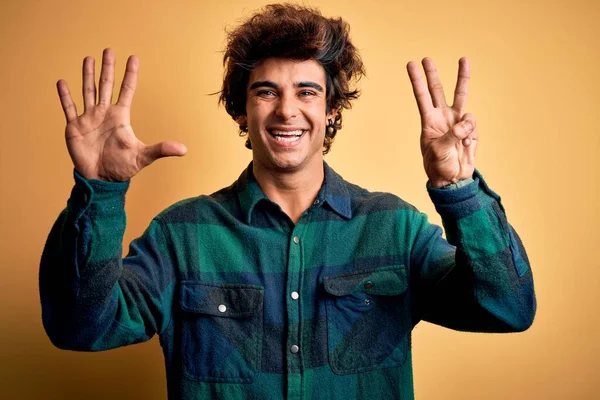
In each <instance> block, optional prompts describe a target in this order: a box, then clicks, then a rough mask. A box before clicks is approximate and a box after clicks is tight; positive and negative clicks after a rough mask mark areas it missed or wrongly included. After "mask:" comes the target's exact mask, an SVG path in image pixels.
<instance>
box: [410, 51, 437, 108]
mask: <svg viewBox="0 0 600 400" xmlns="http://www.w3.org/2000/svg"><path fill="white" fill-rule="evenodd" d="M406 70H407V71H408V76H409V78H410V83H411V85H412V88H413V93H414V94H415V99H416V100H417V106H418V107H419V113H420V114H421V115H425V114H426V113H427V112H429V111H430V110H431V109H433V102H432V101H431V94H430V93H429V90H427V86H426V85H425V82H423V78H422V76H421V71H420V68H419V65H418V64H417V63H416V62H414V61H409V63H408V64H406Z"/></svg>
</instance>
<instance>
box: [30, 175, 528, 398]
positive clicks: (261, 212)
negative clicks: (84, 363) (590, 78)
mask: <svg viewBox="0 0 600 400" xmlns="http://www.w3.org/2000/svg"><path fill="white" fill-rule="evenodd" d="M324 168H325V179H324V183H323V186H322V188H321V190H320V191H319V193H318V195H317V198H316V200H315V201H314V204H313V205H312V206H311V207H309V208H308V209H307V210H306V211H305V212H304V214H303V215H302V217H301V218H300V220H299V221H298V223H297V224H294V223H293V222H292V221H291V220H290V218H289V217H288V216H287V215H286V214H285V213H284V212H283V211H282V210H281V208H280V207H279V206H278V205H277V204H276V203H274V202H272V201H270V200H269V199H268V198H267V197H266V196H265V195H264V193H263V192H262V191H261V189H260V188H259V186H258V184H257V183H256V180H255V178H254V176H253V174H252V165H250V167H249V168H248V169H246V170H245V171H244V172H243V173H242V174H241V176H240V178H239V179H238V180H237V181H236V182H235V183H233V184H232V185H231V186H230V187H227V188H225V189H222V190H220V191H219V192H216V193H214V194H212V195H210V196H199V197H196V198H192V199H188V200H184V201H181V202H179V203H177V204H175V205H173V206H171V207H170V208H168V209H166V210H165V211H164V212H162V213H161V214H160V215H158V216H157V217H156V218H154V219H153V220H152V222H151V224H150V226H149V227H148V229H147V230H146V231H145V232H144V234H143V235H142V236H141V237H140V238H138V239H136V240H135V241H133V242H132V243H131V245H130V250H129V254H128V256H127V257H126V258H124V259H123V258H122V257H121V254H122V247H121V246H122V240H123V233H124V230H125V212H124V199H125V193H126V191H127V188H128V185H129V183H128V182H124V183H109V182H102V181H98V180H89V181H86V180H85V179H83V178H82V177H81V176H79V175H78V174H77V173H75V181H76V184H75V187H74V189H73V191H72V193H71V197H70V199H69V201H68V205H67V208H66V209H65V210H64V211H63V212H62V213H61V214H60V216H59V218H58V220H57V221H56V223H55V225H54V226H53V228H52V230H51V232H50V235H49V237H48V241H47V243H46V247H45V249H44V253H43V255H42V260H41V268H40V294H41V302H42V317H43V323H44V327H45V329H46V332H47V334H48V336H49V338H50V339H51V341H52V343H54V344H55V345H56V346H58V347H60V348H64V349H72V350H83V351H100V350H107V349H111V348H115V347H119V346H124V345H128V344H132V343H138V342H143V341H146V340H148V339H149V338H151V337H152V336H153V335H154V334H158V335H159V336H160V343H161V346H162V348H163V352H164V356H165V365H166V373H167V386H168V393H169V398H170V399H227V400H235V399H283V398H287V399H327V400H335V399H343V400H350V399H369V400H376V399H411V398H413V397H414V394H413V377H412V361H411V331H412V329H413V328H414V326H415V325H416V324H417V323H418V322H419V321H421V320H426V321H430V322H432V323H435V324H439V325H443V326H446V327H449V328H452V329H457V330H465V331H482V332H510V331H522V330H524V329H527V328H528V327H529V326H530V325H531V323H532V321H533V317H534V314H535V307H536V303H535V296H534V289H533V280H532V275H531V270H530V268H529V263H528V260H527V256H526V254H525V250H524V248H523V246H522V244H521V242H520V240H519V238H518V236H517V234H516V233H515V231H514V230H513V229H512V227H511V226H510V225H509V224H508V223H507V220H506V217H505V213H504V208H503V207H502V205H501V203H500V198H499V197H498V196H497V195H496V194H495V193H494V192H492V191H491V190H490V189H489V188H488V186H487V185H486V184H485V182H484V180H483V179H482V177H481V175H479V173H478V172H476V173H475V175H474V177H473V178H474V181H473V183H470V184H468V185H466V186H464V187H460V188H458V189H431V188H429V189H428V190H429V194H430V196H431V198H432V200H433V202H434V204H435V206H436V209H437V210H438V212H439V213H440V214H441V216H442V220H443V223H444V226H445V228H446V236H447V238H448V241H449V242H450V243H452V245H451V244H449V243H448V242H447V241H446V240H444V239H443V238H442V236H441V233H442V231H441V228H440V227H438V226H435V225H432V224H430V223H429V222H428V221H427V217H426V216H425V215H424V214H422V213H419V212H418V211H417V210H416V209H415V208H414V207H412V206H411V205H409V204H407V203H406V202H404V201H403V200H401V199H400V198H398V197H396V196H394V195H392V194H389V193H372V192H369V191H367V190H365V189H362V188H360V187H358V186H355V185H353V184H350V183H348V182H346V181H344V180H343V179H342V178H341V177H340V176H339V175H337V174H336V173H335V172H334V171H333V170H332V169H331V168H329V167H328V166H327V164H324ZM455 246H456V247H455Z"/></svg>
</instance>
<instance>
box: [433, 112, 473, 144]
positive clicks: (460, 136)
mask: <svg viewBox="0 0 600 400" xmlns="http://www.w3.org/2000/svg"><path fill="white" fill-rule="evenodd" d="M465 115H470V114H465ZM474 130H475V119H474V118H472V115H470V117H466V118H462V119H461V120H460V121H459V122H457V123H456V124H454V126H452V128H451V129H450V130H449V131H448V132H447V133H446V134H445V135H444V136H442V137H441V138H440V139H439V145H440V146H441V147H452V146H456V144H457V143H458V142H461V141H463V140H464V139H466V138H467V137H469V135H471V133H472V132H473V131H474Z"/></svg>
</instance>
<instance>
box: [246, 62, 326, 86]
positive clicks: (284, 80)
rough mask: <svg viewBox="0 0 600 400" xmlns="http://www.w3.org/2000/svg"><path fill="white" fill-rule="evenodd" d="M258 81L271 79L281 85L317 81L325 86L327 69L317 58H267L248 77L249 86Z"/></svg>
mask: <svg viewBox="0 0 600 400" xmlns="http://www.w3.org/2000/svg"><path fill="white" fill-rule="evenodd" d="M256 81H271V82H273V83H275V84H277V85H279V86H285V85H287V84H291V85H294V84H296V83H298V82H315V83H319V84H321V86H323V87H325V70H324V69H323V66H322V65H321V64H319V63H318V62H317V61H315V60H312V59H310V60H305V61H297V60H289V59H284V58H274V57H272V58H265V59H264V60H262V61H260V62H259V63H258V64H256V66H255V67H254V69H253V70H252V72H251V73H250V78H249V79H248V86H249V85H251V84H252V83H253V82H256Z"/></svg>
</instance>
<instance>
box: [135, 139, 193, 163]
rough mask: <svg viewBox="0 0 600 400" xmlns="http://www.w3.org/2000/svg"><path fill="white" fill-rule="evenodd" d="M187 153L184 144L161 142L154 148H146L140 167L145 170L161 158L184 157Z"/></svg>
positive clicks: (143, 151)
mask: <svg viewBox="0 0 600 400" xmlns="http://www.w3.org/2000/svg"><path fill="white" fill-rule="evenodd" d="M185 153H187V148H186V147H185V145H184V144H183V143H178V142H160V143H157V144H154V145H152V146H146V147H145V148H144V149H143V150H142V152H141V159H140V165H141V168H144V167H146V166H148V165H150V164H152V163H153V162H154V161H156V160H158V159H159V158H163V157H171V156H183V155H185Z"/></svg>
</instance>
